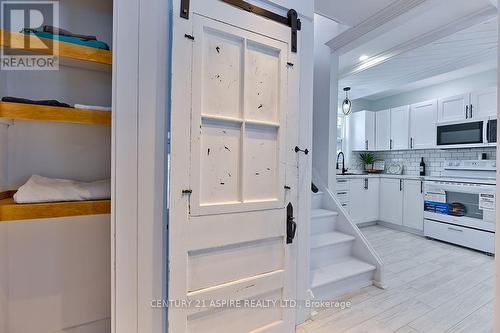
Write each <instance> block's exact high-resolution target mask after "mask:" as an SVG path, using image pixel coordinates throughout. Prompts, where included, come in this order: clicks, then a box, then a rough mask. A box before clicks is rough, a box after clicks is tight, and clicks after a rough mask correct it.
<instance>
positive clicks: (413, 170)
mask: <svg viewBox="0 0 500 333" xmlns="http://www.w3.org/2000/svg"><path fill="white" fill-rule="evenodd" d="M480 153H486V157H487V159H488V160H494V159H496V148H495V147H488V148H464V149H446V150H441V149H426V150H400V151H379V152H373V154H374V155H375V158H376V159H377V160H384V161H385V167H386V168H387V166H389V165H390V164H391V163H398V164H401V165H403V174H405V175H418V174H419V167H420V160H421V158H422V157H423V158H424V162H425V168H426V175H427V176H441V175H442V172H443V168H444V162H445V161H446V160H477V159H478V155H479V154H480ZM351 157H352V158H351V159H350V169H351V170H363V165H362V163H361V162H359V153H358V152H353V153H352V155H351Z"/></svg>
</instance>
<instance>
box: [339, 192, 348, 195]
mask: <svg viewBox="0 0 500 333" xmlns="http://www.w3.org/2000/svg"><path fill="white" fill-rule="evenodd" d="M337 194H338V195H342V194H347V192H337Z"/></svg>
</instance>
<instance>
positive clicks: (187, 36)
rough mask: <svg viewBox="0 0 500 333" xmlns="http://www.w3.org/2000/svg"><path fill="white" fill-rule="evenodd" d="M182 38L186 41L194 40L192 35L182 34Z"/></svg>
mask: <svg viewBox="0 0 500 333" xmlns="http://www.w3.org/2000/svg"><path fill="white" fill-rule="evenodd" d="M184 37H186V38H187V39H191V40H194V36H192V35H188V34H184Z"/></svg>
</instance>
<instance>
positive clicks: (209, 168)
mask: <svg viewBox="0 0 500 333" xmlns="http://www.w3.org/2000/svg"><path fill="white" fill-rule="evenodd" d="M176 22H177V25H176V24H175V23H174V45H173V52H174V54H173V95H172V99H173V108H172V124H171V128H172V149H171V151H172V159H171V163H172V165H171V184H172V187H171V202H172V204H171V207H170V220H169V229H170V230H169V233H170V235H169V274H170V277H169V299H170V300H187V303H182V304H179V303H178V304H171V307H170V308H169V313H168V320H169V331H170V332H175V333H181V332H193V333H194V332H203V333H210V332H214V333H215V332H217V333H221V332H231V333H238V332H283V333H285V332H286V333H288V332H293V331H294V323H295V315H294V314H295V309H294V307H293V305H294V304H293V303H289V302H288V301H289V300H293V299H294V298H295V276H296V270H295V265H294V262H295V258H293V256H291V253H292V247H293V243H292V244H289V243H287V206H289V203H290V204H291V206H295V207H296V206H297V205H296V201H297V192H296V189H297V183H298V181H297V167H298V159H297V158H298V157H297V154H296V153H295V151H294V147H295V146H296V144H297V133H296V132H297V128H298V124H297V121H296V120H297V108H296V105H297V102H296V96H298V91H297V89H296V87H298V84H297V83H296V82H295V81H296V75H295V74H293V71H294V69H293V67H292V65H290V64H289V62H290V61H292V60H294V59H295V58H297V57H296V55H295V54H293V55H292V54H291V52H290V45H289V39H290V34H291V33H290V28H289V27H286V26H284V25H281V24H278V23H275V22H273V21H270V20H267V19H264V18H262V17H259V16H257V15H254V14H251V13H247V12H245V11H242V10H240V9H237V8H234V7H232V6H230V5H227V4H225V3H222V2H220V1H214V0H197V1H191V15H190V17H189V20H184V19H181V18H178V19H177V20H176ZM292 81H293V82H292ZM229 301H231V302H232V303H230V302H229Z"/></svg>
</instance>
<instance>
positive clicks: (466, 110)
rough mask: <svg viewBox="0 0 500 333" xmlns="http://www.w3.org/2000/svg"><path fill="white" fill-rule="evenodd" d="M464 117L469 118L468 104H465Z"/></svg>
mask: <svg viewBox="0 0 500 333" xmlns="http://www.w3.org/2000/svg"><path fill="white" fill-rule="evenodd" d="M465 119H469V106H468V105H466V106H465Z"/></svg>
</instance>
